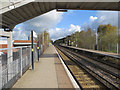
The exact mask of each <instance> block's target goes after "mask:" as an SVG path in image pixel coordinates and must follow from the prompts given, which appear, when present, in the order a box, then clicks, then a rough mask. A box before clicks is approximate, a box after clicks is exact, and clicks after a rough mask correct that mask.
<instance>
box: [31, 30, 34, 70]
mask: <svg viewBox="0 0 120 90" xmlns="http://www.w3.org/2000/svg"><path fill="white" fill-rule="evenodd" d="M31 42H32V44H31V45H32V46H31V47H32V54H31V59H32V69H33V70H34V60H33V52H34V49H33V31H31Z"/></svg>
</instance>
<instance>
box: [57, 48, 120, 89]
mask: <svg viewBox="0 0 120 90" xmlns="http://www.w3.org/2000/svg"><path fill="white" fill-rule="evenodd" d="M57 48H59V50H60V51H61V52H62V53H64V54H65V55H66V56H67V57H68V58H69V59H70V60H69V63H70V62H72V63H74V65H71V64H70V66H69V68H71V72H72V73H73V74H74V76H75V77H76V79H77V81H78V82H79V84H80V86H81V87H82V88H89V87H90V88H109V89H120V86H119V84H120V82H119V81H120V78H119V73H118V71H117V69H116V68H113V67H111V66H108V65H105V64H103V63H100V62H97V61H93V60H92V59H89V58H86V57H84V56H82V55H79V54H77V53H75V52H73V51H70V50H68V49H65V48H63V47H58V46H57ZM69 63H68V61H67V64H68V65H69ZM76 65H77V66H76ZM80 68H81V69H80ZM108 69H109V70H108ZM76 73H77V74H76ZM88 73H89V75H88ZM85 77H86V78H87V79H84V78H85ZM96 82H97V83H96Z"/></svg>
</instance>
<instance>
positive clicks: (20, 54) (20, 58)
mask: <svg viewBox="0 0 120 90" xmlns="http://www.w3.org/2000/svg"><path fill="white" fill-rule="evenodd" d="M20 61H21V62H20V64H21V68H20V75H21V76H22V48H20Z"/></svg>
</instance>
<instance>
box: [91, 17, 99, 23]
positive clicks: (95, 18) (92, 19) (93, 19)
mask: <svg viewBox="0 0 120 90" xmlns="http://www.w3.org/2000/svg"><path fill="white" fill-rule="evenodd" d="M97 19H98V18H97V17H96V16H95V17H94V16H90V21H92V22H93V21H95V20H97Z"/></svg>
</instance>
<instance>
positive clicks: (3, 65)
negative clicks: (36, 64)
mask: <svg viewBox="0 0 120 90" xmlns="http://www.w3.org/2000/svg"><path fill="white" fill-rule="evenodd" d="M8 50H9V49H8V48H6V49H0V52H1V53H0V89H2V88H10V87H11V86H12V85H13V84H14V83H15V82H16V81H17V80H18V79H19V78H20V77H21V76H22V75H23V73H24V72H25V71H26V70H28V69H29V67H30V66H31V46H25V47H14V48H12V53H13V55H12V56H10V57H8ZM37 55H38V54H37V48H36V47H34V61H36V60H38V56H37ZM8 60H11V62H9V63H8Z"/></svg>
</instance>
